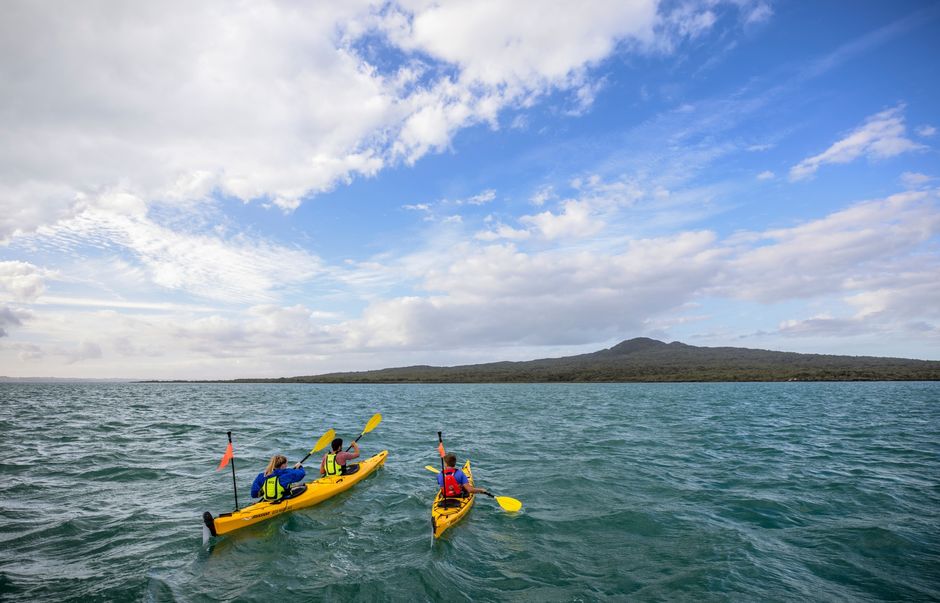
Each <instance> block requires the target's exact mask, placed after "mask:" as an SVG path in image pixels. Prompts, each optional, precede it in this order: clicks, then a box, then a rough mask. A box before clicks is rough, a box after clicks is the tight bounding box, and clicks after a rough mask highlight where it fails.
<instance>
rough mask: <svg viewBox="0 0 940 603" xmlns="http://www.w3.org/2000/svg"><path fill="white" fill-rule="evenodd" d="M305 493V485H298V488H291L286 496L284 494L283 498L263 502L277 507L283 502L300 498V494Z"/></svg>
mask: <svg viewBox="0 0 940 603" xmlns="http://www.w3.org/2000/svg"><path fill="white" fill-rule="evenodd" d="M306 491H307V484H303V485H300V486H296V487H294V488H291V490H290V492H288V493H287V494H285V495H284V496H282V497H280V498H279V499H277V500H268V501H265V502H269V503H271V504H272V505H279V504H281V503H282V502H284V501H285V500H288V499H291V498H294V497H297V496H300V495H301V494H303V493H304V492H306Z"/></svg>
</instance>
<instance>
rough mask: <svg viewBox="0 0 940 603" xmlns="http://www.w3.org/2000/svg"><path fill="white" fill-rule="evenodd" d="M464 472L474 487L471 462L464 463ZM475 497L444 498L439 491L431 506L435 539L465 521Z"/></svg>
mask: <svg viewBox="0 0 940 603" xmlns="http://www.w3.org/2000/svg"><path fill="white" fill-rule="evenodd" d="M463 472H464V474H466V476H467V481H469V482H470V485H471V486H472V485H473V473H471V472H470V461H469V460H468V461H467V462H466V463H464V466H463ZM474 496H475V495H474V494H471V495H470V496H467V497H466V498H444V493H443V492H441V490H440V489H438V491H437V496H436V497H434V504H433V505H431V531H432V532H434V537H435V538H440V536H441V534H443V533H444V530H446V529H447V528H449V527H450V526H452V525H454V524H455V523H457V522H458V521H460V520H461V519H463V516H464V515H466V514H467V512H468V511H469V510H470V507H472V506H473V497H474ZM445 501H446V502H445Z"/></svg>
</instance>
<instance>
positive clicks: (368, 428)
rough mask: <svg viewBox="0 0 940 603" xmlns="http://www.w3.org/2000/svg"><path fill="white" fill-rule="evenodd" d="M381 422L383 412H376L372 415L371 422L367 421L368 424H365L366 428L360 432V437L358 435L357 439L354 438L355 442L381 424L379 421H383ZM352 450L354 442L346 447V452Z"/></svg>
mask: <svg viewBox="0 0 940 603" xmlns="http://www.w3.org/2000/svg"><path fill="white" fill-rule="evenodd" d="M381 422H382V414H381V413H375V414H374V415H372V418H371V419H369V422H368V423H366V426H365V428H364V429H363V430H362V433H360V434H359V437H357V438H356V439H355V440H353V443H355V442H358V441H359V438H361V437H362V436H364V435H366V434H367V433H369V432H370V431H372V430H373V429H375V428H376V427H378V426H379V423H381ZM350 450H352V444H350V445H349V448H347V449H346V452H349V451H350Z"/></svg>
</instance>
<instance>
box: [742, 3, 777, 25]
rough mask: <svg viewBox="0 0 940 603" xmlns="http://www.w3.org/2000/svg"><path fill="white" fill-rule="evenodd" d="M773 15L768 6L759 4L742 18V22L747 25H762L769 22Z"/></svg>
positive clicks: (772, 10)
mask: <svg viewBox="0 0 940 603" xmlns="http://www.w3.org/2000/svg"><path fill="white" fill-rule="evenodd" d="M773 14H774V9H773V8H771V7H770V4H768V3H766V2H759V3H757V4H756V5H754V6H753V7H752V8H751V9H750V11H748V13H747V16H746V17H744V22H745V23H747V24H749V25H750V24H753V23H763V22H764V21H767V20H769V19H770V18H771V17H772V16H773Z"/></svg>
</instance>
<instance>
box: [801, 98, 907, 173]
mask: <svg viewBox="0 0 940 603" xmlns="http://www.w3.org/2000/svg"><path fill="white" fill-rule="evenodd" d="M903 109H904V107H903V106H898V107H894V108H893V109H888V110H886V111H882V112H880V113H876V114H875V115H872V116H871V117H869V118H868V119H866V120H865V123H864V124H862V125H861V126H859V127H858V128H856V129H855V130H853V131H852V132H851V133H849V135H848V136H846V137H845V138H843V139H841V140H839V141H837V142H835V143H833V145H832V146H830V147H829V148H828V149H826V150H825V151H823V152H822V153H820V154H818V155H814V156H812V157H808V158H806V159H804V160H803V161H801V162H799V163H798V164H796V165H795V166H793V167H792V168H790V179H791V180H803V179H806V178H809V177H810V176H812V175H813V174H815V173H816V171H817V170H818V169H819V168H820V167H821V166H823V165H826V164H832V163H849V162H851V161H854V160H856V159H858V158H859V157H862V156H865V157H868V158H869V159H883V158H887V157H894V156H895V155H900V154H901V153H905V152H909V151H916V150H920V149H923V148H924V147H923V145H920V144H918V143H916V142H914V141H912V140H910V139H909V138H907V137H906V134H907V128H906V126H905V125H904V116H903V115H902V112H903Z"/></svg>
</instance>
